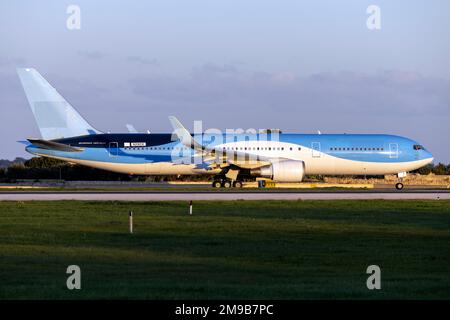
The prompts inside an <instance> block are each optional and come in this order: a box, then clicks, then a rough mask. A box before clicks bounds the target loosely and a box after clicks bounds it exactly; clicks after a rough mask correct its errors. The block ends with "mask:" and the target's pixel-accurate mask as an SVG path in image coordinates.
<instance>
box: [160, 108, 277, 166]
mask: <svg viewBox="0 0 450 320" xmlns="http://www.w3.org/2000/svg"><path fill="white" fill-rule="evenodd" d="M169 120H170V123H171V124H172V127H173V130H174V131H173V134H174V136H175V137H176V138H178V139H179V140H180V141H181V143H182V144H183V145H184V146H186V147H188V148H191V149H193V150H195V151H197V152H199V153H200V154H201V155H202V156H203V161H205V162H206V163H210V166H211V167H227V166H230V165H235V166H237V167H240V168H243V169H255V168H259V167H263V166H267V165H269V164H271V163H273V162H274V161H280V160H284V158H274V157H265V156H261V155H255V154H252V153H249V152H243V151H238V150H222V149H221V148H220V147H219V148H210V147H207V146H204V145H202V144H200V143H198V142H197V141H195V140H194V138H193V137H192V135H191V134H190V133H189V131H188V130H187V129H186V128H185V127H184V126H183V125H182V124H181V122H180V121H179V120H178V119H177V118H176V117H174V116H170V117H169Z"/></svg>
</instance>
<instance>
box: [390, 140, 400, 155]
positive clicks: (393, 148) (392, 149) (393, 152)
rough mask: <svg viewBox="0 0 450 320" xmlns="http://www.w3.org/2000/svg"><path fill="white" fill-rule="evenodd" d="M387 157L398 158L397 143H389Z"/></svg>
mask: <svg viewBox="0 0 450 320" xmlns="http://www.w3.org/2000/svg"><path fill="white" fill-rule="evenodd" d="M389 158H398V144H397V143H389Z"/></svg>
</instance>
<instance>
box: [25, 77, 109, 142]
mask: <svg viewBox="0 0 450 320" xmlns="http://www.w3.org/2000/svg"><path fill="white" fill-rule="evenodd" d="M17 73H18V75H19V78H20V81H21V83H22V86H23V89H24V90H25V94H26V96H27V99H28V103H29V105H30V108H31V111H32V112H33V114H34V117H35V119H36V123H37V125H38V127H39V131H40V132H41V135H42V138H44V139H45V140H53V139H60V138H67V137H75V136H81V135H88V134H97V133H101V132H100V131H98V130H96V129H95V128H93V127H92V126H91V125H90V124H89V123H88V122H87V121H86V120H85V119H83V117H82V116H81V115H80V114H79V113H78V112H77V111H76V110H75V109H74V108H73V107H72V106H71V105H70V104H69V103H68V102H67V101H66V100H65V99H64V98H63V97H62V96H61V95H60V94H59V93H58V91H56V89H55V88H53V87H52V86H51V85H50V84H49V83H48V82H47V80H45V79H44V77H42V76H41V75H40V74H39V72H38V71H36V70H35V69H33V68H19V69H17Z"/></svg>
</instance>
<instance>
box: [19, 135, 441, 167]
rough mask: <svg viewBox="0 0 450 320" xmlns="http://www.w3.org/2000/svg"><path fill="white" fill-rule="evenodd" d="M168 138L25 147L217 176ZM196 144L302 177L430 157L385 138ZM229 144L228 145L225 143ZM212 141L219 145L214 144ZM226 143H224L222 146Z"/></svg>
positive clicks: (87, 161)
mask: <svg viewBox="0 0 450 320" xmlns="http://www.w3.org/2000/svg"><path fill="white" fill-rule="evenodd" d="M172 136H173V135H172V134H95V135H85V136H80V137H72V138H64V139H57V140H54V141H55V142H58V143H62V144H66V145H69V146H72V147H76V148H80V150H81V151H79V152H66V151H58V150H51V149H42V148H40V147H37V146H34V145H29V146H28V147H27V148H26V150H27V151H28V152H30V153H32V154H36V155H40V156H47V157H52V158H57V159H62V160H66V161H69V162H73V163H78V164H82V165H87V166H90V167H95V168H100V169H105V170H110V171H115V172H121V173H128V174H143V175H152V174H153V175H159V174H161V175H171V174H174V175H178V174H180V175H181V174H203V173H211V174H217V172H218V170H220V169H218V168H217V169H211V166H210V162H209V161H207V159H206V161H203V160H199V159H195V158H196V157H200V158H201V155H198V152H196V151H195V150H194V149H191V148H188V147H186V146H184V145H183V144H181V143H180V142H179V141H172ZM194 139H195V140H196V141H197V142H199V143H200V144H203V145H204V144H205V141H207V145H208V146H209V147H210V148H211V149H214V150H216V151H217V152H226V153H227V154H229V155H230V154H231V155H232V154H233V153H244V152H245V153H247V154H250V155H254V156H255V157H258V156H261V157H264V158H265V159H273V160H275V159H289V160H296V161H303V162H304V169H305V174H323V175H384V174H398V173H401V172H408V171H412V170H415V169H417V168H420V167H422V166H424V165H427V164H428V163H430V162H431V161H432V160H433V156H432V155H431V153H430V152H428V151H427V150H426V149H425V148H424V147H422V146H421V145H420V144H419V143H417V142H415V141H413V140H410V139H408V138H404V137H400V136H394V135H384V134H283V133H281V134H279V135H278V138H277V139H276V140H271V139H270V134H269V135H264V137H262V135H248V134H242V135H238V134H236V135H233V138H232V139H227V137H226V136H223V135H222V136H217V135H208V134H205V135H198V136H195V137H194ZM227 140H232V142H226V141H227ZM214 141H220V143H217V144H215V142H214ZM223 141H225V142H223Z"/></svg>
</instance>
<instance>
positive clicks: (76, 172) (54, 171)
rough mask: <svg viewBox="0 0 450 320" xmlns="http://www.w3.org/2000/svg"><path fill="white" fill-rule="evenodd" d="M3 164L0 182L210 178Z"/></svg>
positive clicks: (442, 168) (55, 163)
mask: <svg viewBox="0 0 450 320" xmlns="http://www.w3.org/2000/svg"><path fill="white" fill-rule="evenodd" d="M7 162H9V165H8V166H7V167H5V166H4V167H0V181H1V182H15V181H17V180H36V181H37V180H47V179H52V180H67V181H76V180H82V181H136V180H137V181H145V180H151V181H173V180H183V181H205V180H211V179H212V177H211V176H209V175H193V176H178V177H177V176H151V177H146V176H132V175H128V174H121V173H115V172H110V171H105V170H100V169H94V168H90V167H85V166H81V165H74V164H69V163H67V162H65V161H61V160H57V159H51V158H45V157H34V158H31V159H29V160H25V159H21V158H17V159H15V160H14V161H8V160H0V163H3V164H5V163H7ZM413 173H419V174H423V175H427V174H430V173H433V174H436V175H450V164H448V165H445V164H443V163H438V164H436V165H434V164H429V165H427V166H424V167H422V168H420V169H417V170H415V171H414V172H413Z"/></svg>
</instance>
